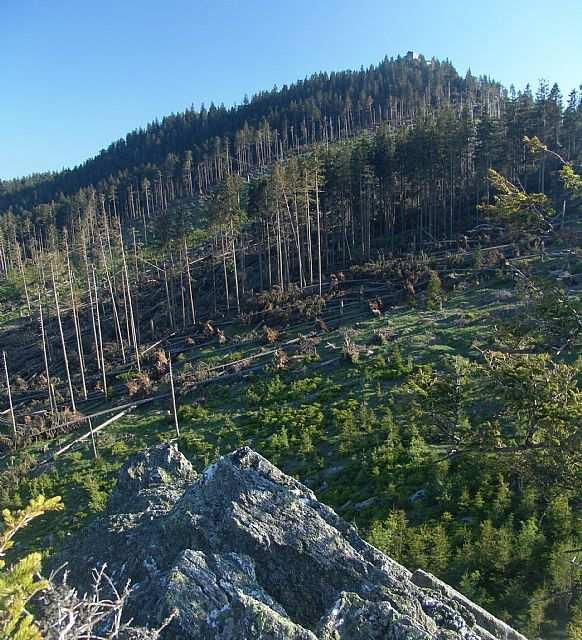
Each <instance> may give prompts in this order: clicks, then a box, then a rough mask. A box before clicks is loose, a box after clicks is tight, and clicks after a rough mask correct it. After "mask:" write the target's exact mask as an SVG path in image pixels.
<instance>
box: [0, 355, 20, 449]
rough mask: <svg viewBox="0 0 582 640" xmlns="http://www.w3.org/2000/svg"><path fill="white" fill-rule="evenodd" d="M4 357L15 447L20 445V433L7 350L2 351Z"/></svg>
mask: <svg viewBox="0 0 582 640" xmlns="http://www.w3.org/2000/svg"><path fill="white" fill-rule="evenodd" d="M2 356H3V357H4V374H5V376H6V390H7V392H8V404H9V406H10V418H11V419H12V430H13V431H14V448H15V449H16V448H17V447H18V433H17V431H16V417H15V416H14V406H13V404H12V391H11V389H10V376H9V375H8V362H7V360H6V351H3V352H2Z"/></svg>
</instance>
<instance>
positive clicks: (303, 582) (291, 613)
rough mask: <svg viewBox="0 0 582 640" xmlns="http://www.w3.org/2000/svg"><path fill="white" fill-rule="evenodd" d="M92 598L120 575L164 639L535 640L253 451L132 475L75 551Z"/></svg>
mask: <svg viewBox="0 0 582 640" xmlns="http://www.w3.org/2000/svg"><path fill="white" fill-rule="evenodd" d="M64 559H66V560H67V561H68V562H69V567H70V570H71V577H70V581H72V582H76V584H77V585H78V586H79V587H80V588H81V589H82V588H83V587H84V586H86V584H87V579H88V576H89V575H90V570H91V568H93V567H95V566H100V565H102V564H103V563H107V566H108V572H109V575H110V576H111V577H112V578H113V580H114V581H115V582H117V583H118V584H121V583H125V582H126V581H127V580H128V579H131V582H132V584H133V585H134V591H133V595H132V598H131V601H130V604H129V611H128V614H129V615H131V616H132V617H133V618H134V620H135V622H136V623H137V624H139V625H142V626H144V627H149V628H157V627H158V626H159V625H160V623H162V622H163V621H164V620H165V619H166V618H167V617H168V616H169V615H170V614H171V613H172V612H175V615H174V618H173V620H172V622H171V624H170V625H169V626H168V627H166V628H165V629H164V631H163V632H162V635H161V637H162V638H177V639H190V638H191V639H194V638H196V639H209V640H210V639H212V640H219V639H220V640H254V639H256V640H259V639H262V640H317V639H319V640H356V639H357V640H365V639H369V640H376V639H377V640H380V639H387V640H424V639H427V640H428V639H429V638H430V639H433V640H434V639H437V640H453V639H457V638H464V639H467V640H477V639H491V638H499V639H504V640H523V636H521V635H520V634H519V633H517V632H516V631H514V630H513V629H511V628H510V627H508V626H507V625H505V624H504V623H502V622H501V621H499V620H497V619H496V618H494V617H493V616H491V615H490V614H488V613H487V612H486V611H484V610H483V609H481V608H480V607H478V606H477V605H475V604H474V603H472V602H470V601H469V600H468V599H466V598H464V597H463V596H462V595H461V594H459V593H458V592H456V591H455V590H454V589H452V588H451V587H449V586H448V585H445V584H444V583H442V582H441V581H439V580H438V579H437V578H435V577H434V576H431V575H430V574H427V573H425V572H422V571H417V572H415V573H414V574H412V573H411V572H410V571H408V570H407V569H405V568H404V567H403V566H401V565H400V564H398V563H397V562H395V561H394V560H392V559H390V558H388V557H387V556H385V555H384V554H382V553H380V552H379V551H378V550H377V549H375V548H374V547H372V546H370V545H369V544H367V543H366V542H364V540H362V538H360V536H359V535H358V533H357V531H356V530H355V529H354V528H353V527H352V526H351V525H349V524H348V523H347V522H345V521H344V520H342V519H341V518H340V517H339V516H338V515H336V513H335V512H334V511H333V510H332V509H330V508H329V507H326V506H325V505H323V504H321V503H320V502H318V501H317V499H316V497H315V495H314V494H313V492H312V491H311V490H310V489H308V488H307V487H305V486H304V485H302V484H301V483H299V482H297V481H296V480H294V479H293V478H290V477H289V476H286V475H285V474H284V473H282V472H281V471H280V470H279V469H277V468H276V467H275V466H273V465H272V464H271V463H269V462H268V461H267V460H265V458H263V457H262V456H260V455H259V454H257V453H256V452H254V451H252V450H251V449H249V448H242V449H238V450H237V451H235V452H233V453H231V454H230V455H228V456H224V457H222V458H220V459H219V460H218V461H217V462H216V463H215V464H213V465H211V466H210V467H209V468H208V469H207V470H206V471H205V472H204V473H203V474H202V475H201V476H198V477H197V476H196V474H195V472H194V471H193V469H192V467H191V466H190V464H189V463H188V461H187V460H186V459H185V458H184V457H183V456H182V455H181V454H180V453H179V452H178V450H177V449H176V448H175V447H174V446H171V445H160V446H158V447H153V448H152V449H149V450H147V451H145V452H144V453H142V454H139V455H137V456H135V457H133V458H131V459H130V460H129V461H128V462H127V463H126V465H125V466H124V468H123V469H122V471H121V473H120V477H119V482H118V485H117V488H116V489H115V490H114V492H113V494H112V495H111V498H110V500H109V503H108V508H107V512H106V514H105V515H104V516H103V517H102V518H101V519H99V520H98V521H96V522H94V523H93V524H92V525H91V526H90V527H89V528H87V529H86V530H85V531H84V532H83V534H82V535H80V536H78V537H77V538H76V539H75V540H74V541H72V542H71V544H70V545H69V547H68V548H67V549H66V550H65V551H64V552H63V553H62V554H61V556H60V557H59V558H58V561H59V562H60V561H62V560H64Z"/></svg>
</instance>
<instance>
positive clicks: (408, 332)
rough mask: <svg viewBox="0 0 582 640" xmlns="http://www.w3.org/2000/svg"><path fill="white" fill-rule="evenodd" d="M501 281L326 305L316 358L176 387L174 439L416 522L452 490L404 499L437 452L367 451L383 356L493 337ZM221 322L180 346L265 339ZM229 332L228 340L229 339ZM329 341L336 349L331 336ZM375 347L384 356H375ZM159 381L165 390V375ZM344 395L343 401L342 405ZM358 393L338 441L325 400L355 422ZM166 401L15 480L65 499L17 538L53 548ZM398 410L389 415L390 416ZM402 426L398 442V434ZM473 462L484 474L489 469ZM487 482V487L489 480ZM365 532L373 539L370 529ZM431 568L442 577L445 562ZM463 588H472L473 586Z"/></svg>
mask: <svg viewBox="0 0 582 640" xmlns="http://www.w3.org/2000/svg"><path fill="white" fill-rule="evenodd" d="M564 266H565V261H564V259H562V258H558V259H553V260H552V259H549V260H546V262H545V263H544V264H543V265H538V267H537V269H538V270H543V271H547V272H549V271H551V270H555V269H561V268H564ZM512 288H513V283H511V282H508V281H502V280H499V279H495V277H493V278H492V279H491V280H489V281H486V282H481V283H476V282H475V283H474V285H473V286H471V287H469V288H466V289H463V290H457V291H455V292H452V293H450V294H449V296H448V298H447V300H446V302H445V305H444V307H443V310H442V311H424V310H421V309H415V308H412V307H408V306H402V307H399V308H395V309H392V310H390V311H388V312H387V313H386V314H385V316H384V317H382V318H374V317H372V316H371V314H370V312H369V310H368V305H367V302H366V301H362V303H361V305H356V308H350V311H349V316H348V313H347V312H346V314H345V315H344V316H343V318H342V317H340V316H338V315H337V311H335V310H334V309H333V308H331V307H328V313H329V315H330V317H331V316H333V315H335V320H330V321H329V322H328V324H329V325H330V326H331V327H332V331H331V332H330V333H329V334H325V335H323V336H322V340H321V343H320V344H319V346H318V354H319V359H317V360H316V359H312V360H311V361H298V360H297V361H292V362H291V365H290V367H289V369H288V370H286V371H281V372H278V373H276V372H274V371H273V360H272V357H271V356H268V357H266V358H265V359H264V360H261V361H264V365H265V366H264V367H262V370H260V371H258V372H255V373H252V374H250V375H249V376H248V377H240V378H238V379H235V381H234V382H233V381H232V380H229V381H228V382H221V381H220V380H218V381H216V382H214V383H212V384H209V385H207V386H205V387H204V388H201V389H198V390H194V391H193V392H191V393H190V394H189V395H188V396H186V397H182V398H181V401H180V423H181V424H180V426H181V431H182V437H181V441H180V443H179V444H180V448H181V450H182V451H183V452H184V453H185V454H186V455H187V456H188V457H189V458H190V459H191V460H192V461H193V462H194V464H195V466H196V467H197V468H198V469H199V470H200V469H202V468H203V467H204V466H205V465H206V464H208V463H209V462H210V461H212V460H213V459H214V458H215V457H216V456H217V455H219V454H221V453H225V452H227V451H230V450H232V449H233V448H235V447H237V446H240V445H242V444H249V445H251V446H252V447H254V448H255V449H257V450H258V451H259V452H261V453H263V454H265V455H266V456H268V457H269V458H270V459H272V460H273V461H274V462H275V463H277V464H278V465H279V466H280V467H281V468H282V469H283V470H284V471H286V472H287V473H291V474H293V475H295V476H296V477H298V478H299V479H301V480H302V481H306V482H307V483H308V484H310V485H311V486H312V487H313V488H314V489H315V491H316V493H317V495H318V497H319V498H320V499H321V500H322V501H324V502H326V503H328V504H330V505H331V506H332V507H334V508H336V509H337V510H338V511H339V512H340V513H341V514H342V515H343V516H344V517H346V518H347V519H349V520H352V521H354V522H355V523H356V524H358V525H359V526H360V527H361V528H362V529H363V531H364V532H367V531H369V528H370V527H371V525H372V524H373V523H374V522H376V521H384V520H385V519H386V518H387V517H388V516H389V515H390V513H391V512H392V511H393V509H395V508H398V509H403V510H405V511H406V513H407V517H408V520H409V522H411V523H412V524H413V525H416V526H418V525H421V524H423V523H431V522H432V523H435V522H440V519H442V518H443V514H445V513H448V512H449V510H450V509H451V502H452V503H454V502H455V500H452V501H449V502H448V503H447V504H444V502H443V499H442V496H439V495H437V493H435V492H431V491H429V492H428V495H427V496H426V497H425V498H423V499H421V500H417V501H414V502H412V501H410V499H409V497H410V496H411V495H412V494H414V493H415V492H416V491H418V490H419V489H422V488H423V487H426V486H427V485H428V484H430V483H436V484H438V482H441V481H442V479H441V480H439V479H438V478H436V479H435V473H438V472H435V471H434V469H436V468H438V467H435V465H433V464H432V462H429V461H428V460H429V457H430V456H431V455H438V451H433V452H430V453H429V454H428V457H425V459H424V462H423V461H420V460H419V461H417V462H416V463H414V461H412V462H411V463H403V464H401V465H400V466H399V467H398V466H395V467H393V468H392V469H391V468H387V467H386V466H385V465H384V462H383V461H382V460H380V461H379V462H378V459H377V456H376V454H377V450H378V447H379V445H380V444H381V443H382V441H383V439H384V438H385V437H386V428H385V426H383V425H384V423H385V422H390V419H389V418H388V417H386V416H389V414H390V412H391V411H393V410H394V404H393V402H392V400H393V397H392V396H393V394H394V390H395V389H396V388H397V387H398V385H399V384H401V383H402V382H403V381H404V378H405V376H404V375H402V376H394V375H391V374H389V373H388V374H387V373H386V372H387V371H388V370H389V369H390V362H391V361H392V360H393V359H394V345H395V344H397V345H398V348H399V350H400V352H401V354H402V356H403V359H404V361H407V360H409V359H410V361H411V362H413V363H414V364H419V363H430V364H432V365H434V366H435V367H441V366H444V364H445V362H446V361H447V359H449V358H450V357H452V356H457V355H461V356H465V357H467V356H470V357H475V358H477V357H478V355H479V354H478V351H477V350H476V349H475V348H474V347H473V345H474V343H476V342H477V343H478V344H480V345H482V346H484V345H491V344H493V343H494V340H495V321H496V319H499V318H501V317H503V316H505V315H507V313H508V312H511V311H513V310H515V309H516V308H517V305H518V304H519V303H518V302H517V297H516V296H515V293H513V295H512V296H511V297H510V298H509V299H505V300H503V299H501V297H500V295H499V291H500V290H502V289H503V290H507V289H510V290H511V289H512ZM332 304H333V303H332ZM341 323H343V328H345V327H350V328H351V331H352V335H353V339H354V341H355V342H356V343H357V344H359V345H369V346H367V349H366V350H365V351H364V352H363V353H362V355H361V357H360V360H359V362H358V363H357V364H352V363H350V362H348V361H347V360H346V359H344V358H342V356H341V344H342V341H343V337H342V326H340V324H341ZM387 325H389V326H390V327H392V328H393V329H394V331H395V333H396V336H397V338H396V340H395V341H394V343H389V344H387V345H374V346H372V345H371V342H372V337H373V334H374V331H375V330H376V329H379V328H381V327H386V326H387ZM312 326H313V325H312V323H311V322H307V323H306V324H305V325H304V326H297V325H296V326H293V327H290V328H289V329H288V330H287V331H285V332H284V333H283V334H282V336H281V340H286V339H291V338H293V337H296V336H297V335H298V334H299V333H300V332H304V333H306V332H307V331H309V330H310V329H311V328H312ZM334 327H335V328H334ZM228 333H229V335H230V338H231V341H230V342H229V344H228V345H227V346H226V347H221V346H219V345H218V344H216V345H212V346H209V347H204V348H201V349H198V350H197V351H195V352H192V356H194V357H195V358H197V359H202V360H205V361H209V360H210V359H213V360H216V361H218V360H219V359H220V361H225V360H228V359H229V358H230V359H238V358H240V356H241V354H242V355H244V356H246V355H250V354H256V353H258V352H259V351H260V350H261V349H270V348H271V345H268V346H266V345H262V344H261V341H260V339H257V338H256V337H253V336H249V335H248V327H232V328H231V329H230V330H229V332H228ZM245 335H246V337H242V336H245ZM237 336H239V338H240V341H237V340H236V337H237ZM331 344H333V345H335V346H337V347H338V349H337V350H334V349H333V348H331V347H330V345H331ZM189 357H190V356H189ZM380 357H383V358H384V363H382V360H381V359H380ZM176 364H177V367H176V369H177V371H178V372H180V370H181V369H182V368H183V367H184V365H185V364H186V362H185V358H183V357H181V358H179V362H178V363H176ZM160 390H161V391H163V390H165V387H164V386H162V388H161V389H160ZM349 400H353V401H354V402H352V404H351V405H349V404H348V401H349ZM362 403H365V406H366V407H367V408H369V409H371V410H372V411H373V412H374V414H375V419H374V420H372V421H371V423H370V424H371V426H368V427H366V429H367V430H368V431H367V432H366V433H359V434H358V433H356V434H352V435H349V434H348V435H349V437H350V438H352V437H353V440H354V442H355V444H354V445H353V447H351V448H350V450H349V451H346V447H345V442H346V430H345V428H344V429H343V430H342V426H341V424H340V421H339V420H338V417H337V410H341V409H346V408H348V407H350V406H351V408H352V413H353V414H354V415H355V416H356V423H357V422H358V416H359V415H360V414H358V411H361V407H362ZM168 409H169V403H168V402H163V403H156V404H154V405H147V408H144V409H142V410H136V411H135V412H134V413H133V414H132V415H129V416H127V417H126V418H124V419H123V420H121V421H118V422H116V423H115V424H113V425H112V426H111V427H109V428H107V429H106V430H105V431H103V432H101V433H100V434H99V435H98V438H97V442H98V449H99V459H98V460H97V461H94V460H93V459H92V454H91V449H90V446H89V444H88V441H86V444H84V445H83V446H81V447H79V448H77V449H76V450H74V451H71V452H70V453H67V454H65V455H64V456H62V457H61V458H59V459H58V460H57V462H55V463H54V464H52V465H50V466H49V467H45V468H43V469H42V470H41V472H40V473H36V474H34V477H32V478H31V479H30V480H26V481H24V482H22V483H21V484H20V486H19V488H18V489H19V493H20V495H21V498H22V499H24V498H25V497H26V496H27V495H28V494H30V493H33V494H34V493H38V492H42V493H45V494H46V495H55V494H58V495H62V496H63V499H64V502H65V505H66V510H65V512H64V513H62V514H53V515H51V516H48V517H46V518H44V519H41V520H39V521H38V522H35V523H34V525H33V526H31V527H30V529H29V530H28V531H27V532H26V537H24V538H22V542H21V546H20V549H23V548H24V547H36V548H38V547H39V546H43V547H45V548H51V547H52V548H54V547H56V546H58V545H59V543H60V541H61V540H62V539H63V538H64V537H65V536H67V535H68V534H69V532H70V531H71V530H73V529H76V528H77V527H80V526H81V525H83V524H84V523H86V522H87V520H88V518H91V517H93V516H94V515H95V514H96V513H98V512H99V511H100V510H101V509H102V508H103V506H104V503H105V499H106V495H107V492H108V491H109V490H110V489H111V487H112V486H113V483H114V478H115V474H116V471H117V469H118V468H119V467H120V466H121V464H122V463H123V462H124V461H125V460H126V459H127V456H128V455H130V454H131V453H133V452H136V451H139V450H141V449H143V448H144V447H146V446H149V445H152V444H155V443H158V442H163V441H166V440H169V439H172V438H174V437H175V432H174V427H173V420H172V417H171V416H170V415H169V411H168ZM360 417H361V416H360ZM383 418H384V422H383ZM398 418H399V416H398V415H396V416H395V419H396V421H397V422H398ZM362 420H364V422H365V419H363V418H362ZM283 425H285V426H286V438H287V441H288V444H287V443H285V441H284V440H285V436H283V435H282V429H281V428H282V426H283ZM344 427H345V425H344ZM359 428H360V425H358V424H356V426H355V429H356V431H357V430H358V429H359ZM348 431H349V429H348ZM77 435H78V434H74V435H69V436H67V437H63V438H61V439H60V441H59V443H60V444H64V443H66V442H68V441H71V440H72V439H73V438H74V437H75V436H77ZM402 437H403V442H404V443H406V442H407V438H409V434H406V433H405V434H404V435H403V436H402ZM52 446H54V443H51V448H52ZM42 449H43V445H42V444H38V445H35V446H32V447H30V448H29V449H28V450H27V451H26V452H21V453H20V454H19V455H18V456H17V457H16V459H12V458H11V459H8V458H6V459H4V460H2V461H1V462H0V464H1V465H2V469H4V470H5V469H7V468H8V467H9V466H10V465H11V464H14V463H16V464H17V463H18V460H23V459H24V458H25V457H27V456H35V457H38V456H39V454H40V453H41V450H42ZM407 464H408V467H407V466H406V465H407ZM383 465H384V466H383ZM481 471H483V470H479V469H475V474H476V475H477V476H478V475H479V473H480V472H481ZM446 473H447V472H446V471H445V475H446ZM448 473H449V474H454V473H457V474H459V477H466V476H467V469H463V468H462V463H461V465H460V467H458V468H456V469H452V470H449V471H448ZM470 473H471V472H470V471H469V474H470ZM483 473H484V474H489V475H491V473H493V475H495V473H494V471H493V472H491V471H490V470H488V471H487V472H485V471H483ZM485 484H487V483H485ZM489 484H492V482H490V483H489ZM493 484H494V483H493ZM451 487H452V489H451V491H452V492H453V493H455V492H456V491H457V488H458V487H457V486H456V485H455V484H454V482H453V484H452V485H451ZM475 487H477V488H475ZM479 487H480V485H479V483H478V482H477V483H476V484H475V485H474V486H469V492H470V494H471V495H472V496H473V495H474V494H475V492H476V491H480V489H479ZM491 490H492V492H494V488H492V489H491ZM492 495H493V493H492ZM371 497H373V498H374V500H373V502H372V503H371V504H369V505H363V506H362V505H358V503H360V502H362V501H365V500H367V499H369V498H371ZM456 497H457V498H458V495H457V496H456ZM485 499H487V496H485ZM4 501H5V504H4V505H1V506H15V504H17V501H18V499H17V497H16V495H15V494H14V493H12V492H9V493H8V495H6V494H5V496H4ZM516 509H519V505H517V506H516ZM445 517H447V516H445ZM451 517H452V524H450V523H448V524H447V527H448V530H449V531H453V530H454V531H456V532H457V533H458V532H459V531H461V530H462V529H463V528H467V526H469V528H470V527H471V526H474V527H475V530H477V528H478V525H479V522H480V520H481V517H482V516H481V515H480V513H479V509H472V508H471V507H468V508H465V509H463V508H460V507H459V508H458V509H457V510H456V511H455V512H454V513H453V514H452V515H451ZM473 522H474V525H473V524H472V523H473ZM451 535H452V534H451ZM455 535H457V534H455ZM374 541H376V542H379V539H374ZM427 562H428V564H429V568H432V569H433V570H435V572H437V573H438V572H439V571H438V566H435V563H434V562H433V559H432V558H430V557H427ZM443 577H445V578H448V579H454V577H451V576H450V575H447V573H446V572H444V576H443ZM472 595H473V597H476V598H477V599H479V594H478V593H475V594H472ZM482 600H483V603H484V604H486V605H487V606H490V607H492V608H493V609H494V610H496V611H497V612H498V613H500V614H502V615H504V614H505V615H507V614H506V607H507V609H511V608H512V606H513V605H512V604H511V603H499V602H493V601H491V600H490V599H489V597H488V596H485V595H484V596H483V597H482ZM514 622H515V620H514Z"/></svg>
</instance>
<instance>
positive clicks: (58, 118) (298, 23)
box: [0, 0, 582, 178]
mask: <svg viewBox="0 0 582 640" xmlns="http://www.w3.org/2000/svg"><path fill="white" fill-rule="evenodd" d="M581 32H582V0H560V2H556V3H555V4H553V3H550V2H548V1H547V0H486V1H483V0H480V1H478V2H477V1H474V0H465V1H464V2H463V1H460V0H409V1H403V0H402V1H401V0H358V1H355V2H354V0H287V1H282V0H246V1H242V0H241V1H240V2H236V1H234V0H214V1H210V0H189V1H186V0H162V1H161V2H160V1H159V0H156V1H154V0H99V1H98V2H97V1H93V0H0V178H9V177H14V176H20V175H23V174H28V173H31V172H35V171H44V170H48V169H60V168H62V167H65V166H73V165H75V164H77V163H79V162H81V161H83V160H84V159H86V158H88V157H89V156H92V155H95V154H96V153H98V152H99V150H100V149H102V148H103V147H105V146H107V145H108V144H109V143H110V142H112V141H113V140H115V139H117V138H119V137H122V136H124V135H125V134H126V133H127V132H128V131H130V130H131V129H134V128H136V127H138V126H142V125H145V124H147V123H148V122H149V121H151V120H153V119H154V118H156V117H159V116H163V115H165V114H168V113H170V112H176V111H181V110H183V109H184V108H185V107H188V106H190V105H192V104H194V105H195V106H199V105H200V104H201V103H202V102H205V103H206V104H208V103H209V102H210V101H212V100H214V102H216V103H220V102H224V103H225V104H226V105H231V104H233V103H235V102H240V101H241V99H242V98H243V96H244V95H245V93H247V94H249V95H250V94H252V93H253V92H255V91H257V90H260V89H266V88H271V87H272V86H273V85H275V84H277V85H279V86H280V85H282V84H284V83H289V82H292V81H293V80H295V79H297V78H301V77H305V76H306V75H309V74H311V73H312V72H314V71H319V70H334V69H335V70H337V69H345V68H354V67H356V68H359V67H360V66H362V65H364V66H368V65H370V64H373V63H376V62H378V61H379V60H381V59H382V58H383V57H384V56H385V55H388V56H392V55H397V54H398V53H405V52H406V51H407V50H409V49H413V50H415V51H419V52H421V53H423V54H424V55H425V56H426V57H429V58H430V57H432V56H435V57H438V58H441V59H444V58H449V59H450V60H451V61H452V62H453V63H454V65H455V66H456V68H457V70H458V71H460V72H461V73H464V72H465V71H466V70H467V68H469V67H470V68H471V70H472V72H473V73H474V74H476V75H479V74H487V75H490V76H492V77H494V78H495V79H497V80H499V81H501V82H502V83H503V84H506V85H509V84H510V83H514V84H515V85H516V86H518V87H523V86H524V85H525V84H526V83H527V82H529V83H532V84H537V82H538V80H539V78H542V77H543V78H546V79H548V80H549V81H550V82H554V81H556V82H558V83H559V85H560V87H561V88H562V91H563V93H565V94H566V93H567V92H568V91H569V90H571V89H572V88H574V87H577V86H578V85H579V84H581V83H582V38H581V37H580V33H581Z"/></svg>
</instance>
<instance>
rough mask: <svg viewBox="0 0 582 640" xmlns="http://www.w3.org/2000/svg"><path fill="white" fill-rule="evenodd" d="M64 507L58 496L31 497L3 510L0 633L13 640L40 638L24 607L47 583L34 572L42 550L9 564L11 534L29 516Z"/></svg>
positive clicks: (22, 526) (34, 516)
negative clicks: (16, 507)
mask: <svg viewBox="0 0 582 640" xmlns="http://www.w3.org/2000/svg"><path fill="white" fill-rule="evenodd" d="M62 508H63V505H62V503H61V498H60V497H58V496H57V497H55V498H49V499H46V498H45V497H44V496H38V497H36V498H32V499H31V501H30V502H29V503H28V505H27V506H26V507H25V508H24V509H21V510H19V511H16V512H14V513H12V512H11V511H9V510H8V509H5V510H4V511H3V512H2V519H3V521H4V528H3V530H2V531H1V532H0V637H2V638H7V639H9V638H10V639H13V640H37V639H38V640H40V638H41V635H40V631H39V630H38V627H37V626H36V624H35V623H34V620H33V617H32V615H31V614H30V613H28V611H27V610H26V605H27V603H28V602H29V600H30V599H31V598H32V597H33V596H34V595H36V594H37V593H39V592H40V591H43V590H44V589H46V587H47V586H48V583H47V581H46V580H44V579H41V578H40V579H39V578H38V577H37V576H38V574H39V572H40V565H41V558H42V556H41V554H40V553H38V552H35V553H30V554H28V555H27V556H25V557H24V558H22V559H21V560H18V561H17V562H16V563H15V564H13V565H11V566H7V565H6V561H5V560H4V557H5V556H6V553H7V552H8V551H9V549H11V548H12V547H13V546H14V540H13V538H14V536H15V535H16V534H17V533H18V532H19V531H20V530H21V529H23V528H24V527H26V526H27V525H28V524H29V523H30V522H31V521H32V520H34V519H35V518H37V517H38V516H41V515H43V514H45V513H47V512H48V511H58V510H60V509H62Z"/></svg>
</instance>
